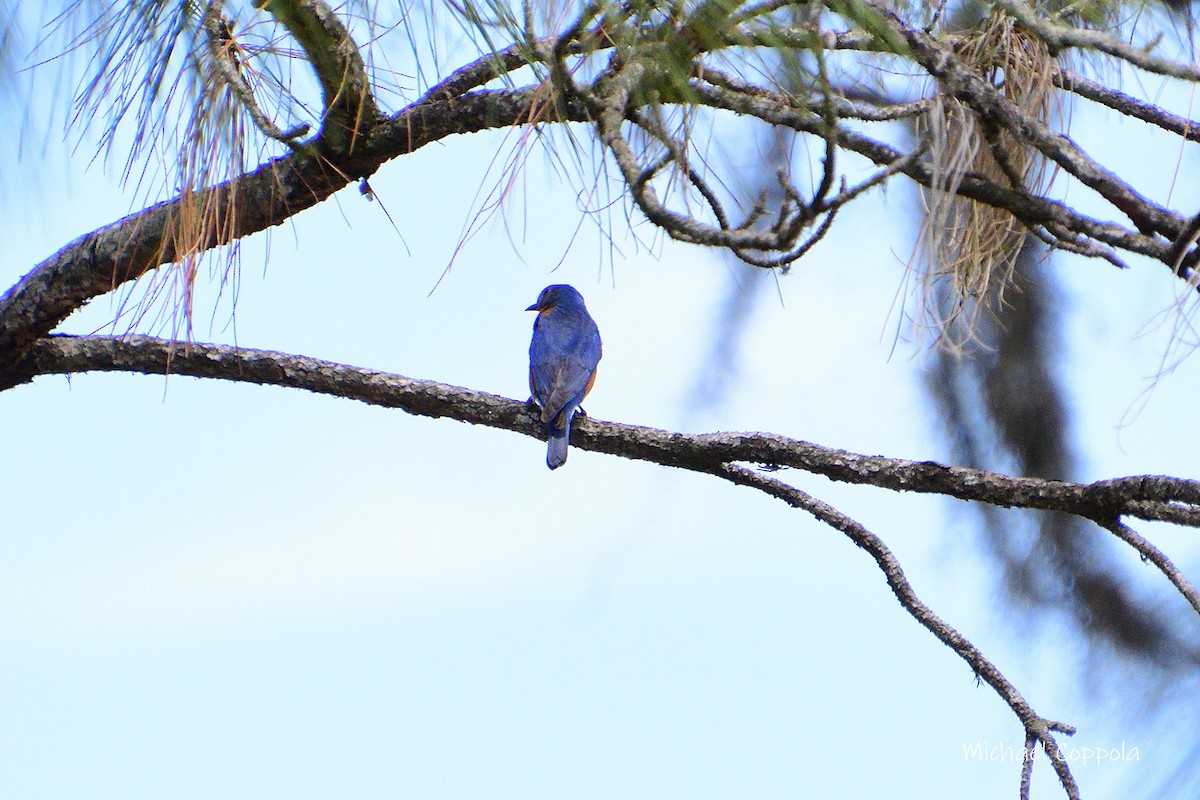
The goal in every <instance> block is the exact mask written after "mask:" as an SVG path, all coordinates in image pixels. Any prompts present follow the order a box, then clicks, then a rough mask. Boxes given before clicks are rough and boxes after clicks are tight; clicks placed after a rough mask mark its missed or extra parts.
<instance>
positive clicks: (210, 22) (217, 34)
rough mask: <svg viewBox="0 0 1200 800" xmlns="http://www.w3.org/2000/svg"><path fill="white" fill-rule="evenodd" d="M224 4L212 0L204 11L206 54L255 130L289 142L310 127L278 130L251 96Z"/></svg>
mask: <svg viewBox="0 0 1200 800" xmlns="http://www.w3.org/2000/svg"><path fill="white" fill-rule="evenodd" d="M224 5H225V2H224V0H212V2H210V3H209V4H208V8H206V9H205V11H204V18H203V25H204V32H205V34H206V38H207V42H208V53H209V55H210V56H211V57H212V60H213V64H214V65H215V66H216V68H217V72H218V74H220V76H221V78H222V80H224V81H225V85H226V86H228V87H229V90H230V91H231V92H233V94H234V96H235V97H237V99H238V101H239V102H240V103H241V104H242V105H243V106H244V107H245V109H246V111H247V112H249V114H250V118H251V119H252V120H254V124H255V125H256V126H257V127H258V129H259V130H260V131H262V132H263V133H264V134H265V135H267V136H269V137H270V138H272V139H275V140H277V141H280V142H284V143H285V144H288V145H291V143H292V142H293V141H294V140H295V139H298V138H300V137H301V136H303V135H304V134H306V133H308V131H309V127H308V125H306V124H300V125H296V126H295V127H292V128H289V129H288V130H286V131H285V130H281V129H280V128H279V126H277V125H276V124H275V123H274V122H272V121H271V120H269V119H268V118H267V115H266V114H264V113H263V110H262V109H261V108H260V107H259V105H258V101H257V100H255V99H254V90H253V89H251V88H250V84H249V83H247V81H246V78H245V76H244V75H242V70H241V65H240V64H239V63H238V60H237V55H236V49H237V42H236V41H234V38H233V32H232V31H231V30H230V27H229V21H228V20H227V19H226V18H225V16H224V15H223V14H222V12H221V9H222V7H223V6H224Z"/></svg>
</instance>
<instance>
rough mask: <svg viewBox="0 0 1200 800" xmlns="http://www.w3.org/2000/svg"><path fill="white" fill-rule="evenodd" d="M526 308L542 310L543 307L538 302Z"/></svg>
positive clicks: (528, 309)
mask: <svg viewBox="0 0 1200 800" xmlns="http://www.w3.org/2000/svg"><path fill="white" fill-rule="evenodd" d="M525 310H526V311H541V310H542V307H541V306H539V305H538V304H537V303H534V304H533V305H531V306H530V307H529V308H527V309H525Z"/></svg>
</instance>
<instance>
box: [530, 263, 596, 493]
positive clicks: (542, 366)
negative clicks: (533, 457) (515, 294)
mask: <svg viewBox="0 0 1200 800" xmlns="http://www.w3.org/2000/svg"><path fill="white" fill-rule="evenodd" d="M525 310H526V311H536V312H538V315H537V319H536V320H534V323H533V341H532V342H530V343H529V391H530V392H531V393H532V394H533V400H534V402H536V403H537V404H538V407H539V408H541V410H542V422H543V423H544V424H545V426H546V465H547V466H549V467H550V469H558V468H559V467H561V466H562V465H563V464H564V463H566V461H567V442H568V441H569V440H570V438H571V419H572V418H573V417H574V416H575V412H576V411H578V410H580V409H579V404H580V403H582V402H583V398H585V397H587V393H588V392H590V391H591V390H592V384H594V383H595V382H596V365H597V364H599V363H600V351H601V348H600V329H599V328H597V327H596V321H595V320H594V319H592V317H591V315H590V314H588V310H587V306H586V305H585V304H584V302H583V295H581V294H580V293H579V292H577V291H576V290H575V288H574V287H572V286H567V285H566V284H562V283H560V284H555V285H553V286H547V287H546V288H545V289H543V290H542V293H541V294H540V295H538V299H537V302H536V303H534V304H533V305H531V306H530V307H529V308H527V309H525Z"/></svg>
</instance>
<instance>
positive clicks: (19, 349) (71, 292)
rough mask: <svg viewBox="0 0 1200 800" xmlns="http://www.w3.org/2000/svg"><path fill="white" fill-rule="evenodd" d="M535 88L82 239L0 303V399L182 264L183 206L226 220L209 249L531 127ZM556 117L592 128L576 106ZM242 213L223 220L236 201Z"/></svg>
mask: <svg viewBox="0 0 1200 800" xmlns="http://www.w3.org/2000/svg"><path fill="white" fill-rule="evenodd" d="M537 100H538V94H537V88H536V87H534V88H527V89H517V90H511V91H480V92H473V93H470V94H466V95H462V96H459V97H453V98H447V97H427V98H425V99H424V100H422V101H421V102H418V103H414V104H413V105H410V106H409V107H408V108H405V109H404V110H402V111H400V112H398V113H397V114H395V115H393V116H391V117H389V118H387V119H386V120H384V121H383V122H381V123H380V124H378V125H376V126H375V127H374V128H373V129H372V130H371V132H370V134H369V135H367V136H366V137H365V138H364V139H363V140H362V141H361V142H360V143H359V145H358V146H357V147H356V148H355V151H354V153H353V154H352V155H346V156H343V157H338V158H336V160H335V158H334V157H333V156H329V155H322V154H320V153H316V152H313V150H312V149H311V148H304V149H302V150H301V151H298V152H293V153H289V154H288V155H285V156H282V157H280V158H276V159H273V160H271V161H268V162H267V163H266V164H264V165H262V166H261V167H259V168H258V169H256V170H254V171H253V172H248V173H246V174H244V175H240V176H238V177H237V178H234V179H232V180H229V181H226V182H224V183H220V184H217V185H216V186H213V187H211V188H209V189H205V190H203V191H201V192H199V193H198V195H199V196H198V197H197V196H180V197H176V198H174V199H173V200H168V201H166V202H163V203H159V204H157V205H154V206H151V207H149V208H146V209H144V210H142V211H139V212H137V213H134V214H130V215H129V216H127V217H125V218H124V219H121V220H118V221H117V222H114V223H112V224H111V225H106V226H104V227H103V228H99V229H97V230H95V231H93V232H91V233H89V234H87V235H85V236H82V237H80V238H78V239H76V240H75V241H73V242H71V243H70V244H68V245H67V246H66V247H64V248H62V249H61V250H59V251H58V252H57V253H55V254H54V255H52V256H51V257H50V258H48V259H46V260H45V261H43V262H41V263H40V264H38V265H37V266H36V267H34V268H33V270H32V271H30V272H29V273H28V274H26V275H25V277H23V278H22V279H21V280H20V281H18V282H17V283H16V284H15V285H14V286H13V287H12V288H10V289H9V290H8V291H7V292H5V293H4V295H3V296H0V391H2V390H3V389H5V388H7V387H8V386H10V385H11V382H10V381H9V380H8V379H7V378H6V372H7V370H8V368H9V367H11V365H12V364H14V363H16V362H17V361H18V360H20V358H21V357H22V356H23V355H24V354H25V352H26V351H27V349H28V348H29V347H30V346H31V345H32V344H33V343H34V342H35V341H36V340H37V339H38V338H40V337H42V336H45V335H46V334H48V333H50V331H52V330H53V329H54V328H55V327H56V326H57V325H58V324H59V323H60V322H62V321H63V320H64V319H66V318H67V316H68V315H70V314H71V312H73V311H74V310H75V309H77V308H79V307H80V306H82V305H84V304H85V303H87V302H88V301H89V300H91V299H92V298H94V297H98V296H100V295H102V294H105V293H107V292H110V291H112V290H114V289H115V288H117V287H118V286H120V285H122V284H124V283H126V282H128V281H132V280H135V279H137V278H138V277H140V276H141V275H144V274H145V273H146V272H148V271H150V270H152V269H154V268H156V267H158V266H159V265H161V264H166V263H170V262H172V261H175V260H176V258H177V255H176V253H175V251H174V245H173V236H172V232H173V230H174V228H175V226H176V224H177V222H176V220H178V219H179V218H180V216H181V215H182V213H183V212H182V207H183V206H184V205H185V204H204V205H205V206H206V207H211V208H213V209H214V210H215V211H214V213H216V214H217V215H218V217H219V219H217V220H216V222H215V224H213V225H212V226H211V230H212V231H213V233H212V238H211V239H210V240H209V241H208V242H205V243H202V249H210V248H213V247H217V246H219V245H222V244H226V243H228V242H230V241H233V240H236V239H240V238H242V237H245V236H248V235H250V234H252V233H257V232H258V231H262V230H266V229H267V228H270V227H272V226H274V225H278V224H280V223H282V222H284V221H285V220H287V219H288V218H289V217H291V216H293V215H295V214H297V213H299V212H300V211H303V210H304V209H306V208H310V207H312V206H315V205H316V204H317V203H320V202H321V201H323V200H326V199H327V198H329V197H330V196H332V195H333V194H334V192H336V191H338V190H339V189H342V188H344V187H345V186H347V185H348V184H350V183H351V182H353V181H356V180H358V179H360V178H365V177H367V176H369V175H371V174H372V173H374V172H375V170H377V169H378V168H379V167H380V165H382V164H383V163H385V162H387V161H389V160H390V159H393V158H396V157H397V156H401V155H405V154H407V153H412V152H414V151H416V150H419V149H420V148H422V147H424V146H425V145H427V144H430V143H431V142H436V141H439V140H441V139H444V138H446V137H447V136H452V135H454V134H462V133H474V132H477V131H482V130H487V129H491V128H500V127H507V126H511V125H520V124H523V123H525V122H526V121H527V120H528V117H529V109H530V107H531V105H532V104H533V103H535V102H537ZM557 112H558V113H566V114H568V115H570V118H572V119H580V120H582V119H585V118H586V112H585V111H584V109H583V108H582V107H581V106H579V104H576V103H570V102H568V103H565V104H564V105H563V107H562V108H561V109H557ZM233 193H236V195H237V205H236V214H235V215H234V218H233V219H225V218H224V215H225V214H226V213H227V212H226V209H228V208H229V207H230V204H229V202H228V199H229V196H230V195H231V194H233Z"/></svg>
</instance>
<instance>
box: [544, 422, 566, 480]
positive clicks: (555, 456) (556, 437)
mask: <svg viewBox="0 0 1200 800" xmlns="http://www.w3.org/2000/svg"><path fill="white" fill-rule="evenodd" d="M561 416H562V418H563V425H562V427H561V428H560V427H558V425H556V424H555V423H556V422H558V420H551V421H550V423H549V424H547V425H546V466H548V467H549V468H550V469H558V468H559V467H561V466H562V465H563V464H565V463H567V442H568V441H570V439H571V415H570V414H566V413H564V414H562V415H561Z"/></svg>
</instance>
